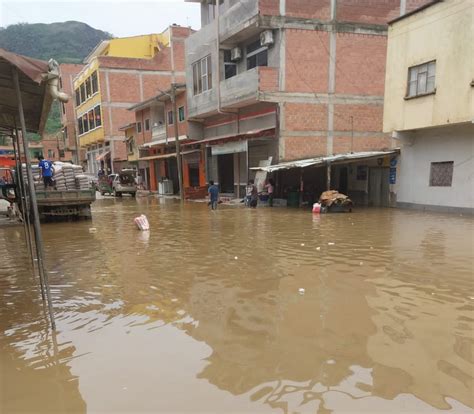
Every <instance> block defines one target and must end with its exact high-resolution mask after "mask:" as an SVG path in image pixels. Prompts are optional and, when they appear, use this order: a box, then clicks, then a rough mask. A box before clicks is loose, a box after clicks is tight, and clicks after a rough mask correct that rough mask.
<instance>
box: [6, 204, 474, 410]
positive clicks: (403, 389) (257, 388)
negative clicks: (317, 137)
mask: <svg viewBox="0 0 474 414" xmlns="http://www.w3.org/2000/svg"><path fill="white" fill-rule="evenodd" d="M141 213H144V214H146V215H147V216H148V218H149V221H150V225H151V231H150V233H149V234H147V233H144V232H139V231H138V230H136V228H135V226H134V224H133V218H134V217H136V216H137V215H138V214H141ZM43 232H44V239H45V244H46V246H45V250H46V258H47V269H48V270H49V272H50V274H49V277H50V283H51V289H52V296H53V301H54V310H55V315H56V321H57V326H58V328H57V332H56V334H52V333H51V331H50V330H48V329H47V321H46V320H45V309H44V307H43V303H42V301H41V296H40V294H39V291H38V286H37V285H38V283H37V281H36V280H35V279H34V278H33V277H32V276H31V275H30V270H29V266H28V257H27V253H26V249H24V244H23V241H22V237H23V229H22V228H21V227H13V228H4V229H0V249H1V251H2V263H1V268H0V358H1V360H0V370H1V373H0V412H2V413H12V412H42V413H52V412H60V413H71V412H78V413H85V412H89V413H105V412H108V413H117V412H123V413H138V412H150V413H157V412H162V413H167V412H203V413H211V412H215V413H226V412H229V413H230V412H232V413H349V412H351V413H352V412H353V413H356V412H357V413H366V412H374V413H382V412H394V413H401V412H404V413H434V412H438V411H442V412H453V413H472V412H474V397H473V394H472V391H473V370H474V360H473V352H474V338H473V321H474V316H473V310H474V281H473V234H474V225H473V220H472V218H471V217H460V216H456V215H443V214H434V213H421V212H412V211H403V210H393V209H380V210H377V209H373V210H356V212H354V213H353V214H339V215H338V214H334V215H324V216H321V217H319V216H316V217H313V216H312V214H311V213H310V212H307V211H299V210H292V209H284V208H281V209H277V208H275V209H266V208H261V209H257V210H249V209H243V208H235V207H220V208H219V210H217V211H216V212H210V211H209V210H208V208H207V207H206V205H205V204H198V203H187V204H186V205H185V206H184V207H181V206H180V205H179V203H177V202H175V201H173V200H166V201H165V200H160V199H155V198H143V199H137V200H133V199H131V198H125V197H124V198H123V200H120V199H117V200H114V199H111V198H109V199H103V200H99V201H97V202H96V203H95V204H94V209H93V219H92V221H81V222H76V223H54V224H47V225H44V226H43ZM300 289H304V292H303V291H302V292H300V291H299V290H300Z"/></svg>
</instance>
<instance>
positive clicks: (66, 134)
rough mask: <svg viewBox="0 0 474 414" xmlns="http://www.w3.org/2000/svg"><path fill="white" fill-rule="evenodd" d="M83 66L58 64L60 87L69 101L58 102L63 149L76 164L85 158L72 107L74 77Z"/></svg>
mask: <svg viewBox="0 0 474 414" xmlns="http://www.w3.org/2000/svg"><path fill="white" fill-rule="evenodd" d="M83 67H84V66H83V65H77V64H71V63H62V64H61V65H59V71H60V78H59V79H60V80H59V82H60V87H61V90H62V91H63V92H65V93H67V94H68V95H69V101H68V102H67V103H60V106H61V108H60V111H61V125H62V128H63V139H64V143H65V148H64V150H65V151H68V152H70V153H71V154H72V159H73V160H74V162H75V163H76V164H78V165H81V164H82V162H83V161H84V160H85V152H84V150H81V146H80V145H79V137H78V134H77V122H76V115H75V109H74V105H75V99H74V97H75V94H74V78H75V77H76V76H77V75H78V74H79V72H80V71H81V70H82V69H83Z"/></svg>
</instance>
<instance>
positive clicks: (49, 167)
mask: <svg viewBox="0 0 474 414" xmlns="http://www.w3.org/2000/svg"><path fill="white" fill-rule="evenodd" d="M38 161H39V164H38V167H40V169H41V176H42V177H43V182H44V189H45V190H47V189H48V186H49V187H52V186H53V173H54V168H53V163H52V162H51V161H49V160H45V159H44V157H43V156H42V155H40V156H39V157H38Z"/></svg>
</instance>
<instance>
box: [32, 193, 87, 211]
mask: <svg viewBox="0 0 474 414" xmlns="http://www.w3.org/2000/svg"><path fill="white" fill-rule="evenodd" d="M36 200H37V203H38V207H40V206H51V207H52V206H71V205H84V204H91V203H92V202H94V201H95V190H93V189H90V190H67V191H56V190H50V191H36Z"/></svg>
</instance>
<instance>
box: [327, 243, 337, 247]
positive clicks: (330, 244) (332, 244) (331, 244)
mask: <svg viewBox="0 0 474 414" xmlns="http://www.w3.org/2000/svg"><path fill="white" fill-rule="evenodd" d="M335 244H336V243H334V242H329V243H328V246H334V245H335Z"/></svg>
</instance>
